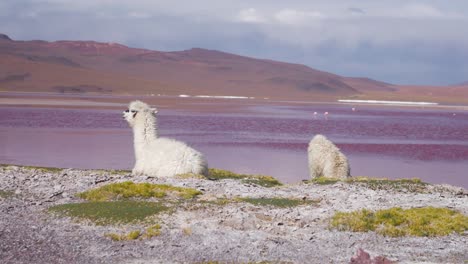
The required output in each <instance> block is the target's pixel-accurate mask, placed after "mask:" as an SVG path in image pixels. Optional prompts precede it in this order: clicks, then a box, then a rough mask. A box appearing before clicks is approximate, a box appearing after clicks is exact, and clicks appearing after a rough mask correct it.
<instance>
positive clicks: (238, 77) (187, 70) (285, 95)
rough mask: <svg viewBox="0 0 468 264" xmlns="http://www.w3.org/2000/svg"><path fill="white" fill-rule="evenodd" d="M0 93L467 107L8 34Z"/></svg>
mask: <svg viewBox="0 0 468 264" xmlns="http://www.w3.org/2000/svg"><path fill="white" fill-rule="evenodd" d="M0 91H9V92H53V93H65V94H67V93H74V94H75V93H78V94H83V93H91V94H113V95H129V94H131V95H150V94H154V95H157V94H161V95H173V96H174V95H180V94H188V95H218V96H219V95H222V96H223V95H224V96H228V95H230V96H248V97H256V98H270V99H287V100H311V101H322V100H327V101H329V100H336V99H344V98H347V99H352V98H356V99H398V100H429V101H436V102H443V103H468V99H467V98H468V96H466V95H468V85H457V86H450V87H421V86H418V87H409V86H395V85H391V84H387V83H383V82H379V81H375V80H371V79H368V78H350V77H342V76H339V75H336V74H332V73H328V72H323V71H319V70H316V69H312V68H310V67H307V66H305V65H299V64H291V63H284V62H278V61H272V60H264V59H255V58H249V57H244V56H239V55H234V54H229V53H224V52H220V51H215V50H206V49H198V48H194V49H190V50H184V51H175V52H160V51H152V50H145V49H137V48H129V47H126V46H123V45H120V44H116V43H99V42H94V41H56V42H45V41H39V40H34V41H14V40H11V39H10V38H9V37H8V36H6V35H0Z"/></svg>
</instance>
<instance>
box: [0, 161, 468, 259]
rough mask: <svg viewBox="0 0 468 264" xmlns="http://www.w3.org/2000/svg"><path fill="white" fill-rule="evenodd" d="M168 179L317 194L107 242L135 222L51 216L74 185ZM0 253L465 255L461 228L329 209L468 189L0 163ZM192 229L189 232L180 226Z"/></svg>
mask: <svg viewBox="0 0 468 264" xmlns="http://www.w3.org/2000/svg"><path fill="white" fill-rule="evenodd" d="M127 180H132V181H134V182H151V183H166V184H172V185H175V186H183V187H192V188H196V189H198V190H201V191H202V192H203V195H201V196H200V197H199V199H205V200H212V199H216V198H228V199H229V198H234V197H288V198H300V199H303V198H305V199H310V200H320V202H319V203H318V204H316V205H314V204H312V205H303V206H298V207H294V208H282V209H281V208H269V207H259V206H254V205H251V204H247V203H230V204H227V205H222V206H221V205H220V206H208V207H202V208H199V209H196V210H186V209H185V208H180V209H178V210H177V211H176V212H175V213H172V214H166V215H161V219H160V223H161V225H162V234H161V235H160V236H157V237H153V238H151V239H146V240H136V241H124V242H122V241H121V242H114V241H112V240H110V239H108V238H106V237H104V234H105V233H108V232H125V231H128V230H134V229H135V228H139V227H138V226H124V227H106V226H95V225H92V224H84V223H82V222H81V223H79V222H76V221H73V220H71V219H68V218H58V217H55V216H53V215H50V214H48V213H47V212H46V209H47V208H48V207H50V206H52V205H58V204H64V203H71V202H80V201H82V200H80V199H79V198H76V197H75V194H76V193H78V192H82V191H85V190H88V189H91V188H95V187H98V186H102V185H105V184H108V183H112V182H120V181H127ZM0 186H1V189H2V190H3V191H5V190H9V191H13V192H15V195H13V196H12V197H10V198H0V210H1V213H0V259H1V260H2V262H3V263H174V262H183V263H194V262H203V261H205V262H206V261H219V262H229V263H240V262H242V263H246V262H250V261H251V262H259V261H271V262H276V261H284V262H290V263H347V262H349V261H350V258H351V257H352V256H353V255H354V254H355V253H356V251H357V250H358V249H359V248H362V249H364V250H366V251H367V252H369V253H370V254H371V255H372V256H378V255H380V256H385V257H387V258H388V259H391V260H394V261H399V262H402V263H421V262H425V263H463V262H464V261H466V260H467V259H468V252H467V250H466V249H467V246H468V236H467V234H466V233H465V234H462V235H450V236H446V237H438V238H425V237H419V238H418V237H405V238H389V237H383V236H380V235H376V234H375V233H373V232H368V233H351V232H338V231H334V230H329V229H328V228H327V226H328V219H329V217H331V216H332V215H333V214H334V213H335V212H336V211H352V210H358V209H362V208H367V209H370V210H376V209H384V208H390V207H395V206H399V207H403V208H410V207H423V206H435V207H447V208H451V209H455V210H458V211H460V212H462V213H464V214H468V192H467V190H465V189H462V188H457V187H452V186H437V185H434V186H429V187H428V191H427V193H410V192H408V191H405V190H378V191H375V190H371V189H368V188H367V187H365V186H360V185H353V184H346V183H336V184H334V185H315V184H296V185H286V186H282V187H276V188H263V187H258V186H254V185H249V184H243V183H241V182H239V181H235V180H220V181H210V180H203V179H196V178H188V179H154V178H147V177H131V176H130V175H128V174H122V175H118V174H110V173H109V172H102V171H87V170H73V169H67V170H63V171H57V172H47V171H41V170H37V169H26V168H22V167H16V166H9V167H0ZM184 229H185V230H187V229H189V230H190V231H191V232H190V233H191V234H189V235H187V234H185V233H184V232H183V230H184Z"/></svg>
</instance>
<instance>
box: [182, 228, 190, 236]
mask: <svg viewBox="0 0 468 264" xmlns="http://www.w3.org/2000/svg"><path fill="white" fill-rule="evenodd" d="M182 233H183V234H184V235H186V236H190V235H192V229H191V228H190V227H184V228H182Z"/></svg>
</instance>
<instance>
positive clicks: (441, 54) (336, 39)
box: [0, 0, 468, 84]
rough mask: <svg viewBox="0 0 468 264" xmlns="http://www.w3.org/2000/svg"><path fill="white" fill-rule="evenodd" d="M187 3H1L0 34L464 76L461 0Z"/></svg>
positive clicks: (401, 76) (436, 78) (366, 72)
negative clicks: (230, 53)
mask: <svg viewBox="0 0 468 264" xmlns="http://www.w3.org/2000/svg"><path fill="white" fill-rule="evenodd" d="M312 2H313V3H312ZM194 3H195V2H188V1H152V0H137V1H124V0H115V1H106V0H81V1H65V0H17V1H2V2H0V32H2V33H6V34H8V35H10V37H12V38H14V39H21V40H28V39H45V40H49V41H53V40H62V39H70V40H97V41H103V42H119V43H123V44H126V45H129V46H132V47H143V48H148V49H156V50H166V51H168V50H180V49H189V48H192V47H202V48H209V49H217V50H222V51H226V52H233V53H237V54H242V55H247V56H253V57H257V58H270V59H277V60H283V61H288V62H294V63H303V64H306V65H309V66H311V67H313V68H318V69H321V70H326V71H330V72H334V73H337V74H341V75H345V76H366V77H370V78H374V79H378V80H382V81H386V82H391V83H411V84H448V83H457V82H462V81H466V80H468V67H467V64H466V61H468V48H467V47H468V27H464V26H462V25H466V24H468V17H467V15H465V14H468V12H467V11H468V2H466V1H462V0H453V1H450V2H448V1H436V0H426V1H403V0H394V1H371V0H350V1H346V4H343V1H337V0H328V1H325V0H322V1H305V0H291V1H286V2H285V1H266V0H257V1H245V0H238V1H218V0H200V1H197V2H196V5H194Z"/></svg>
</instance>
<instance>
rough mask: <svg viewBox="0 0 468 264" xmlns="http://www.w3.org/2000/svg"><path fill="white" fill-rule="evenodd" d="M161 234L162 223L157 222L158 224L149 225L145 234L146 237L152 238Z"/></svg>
mask: <svg viewBox="0 0 468 264" xmlns="http://www.w3.org/2000/svg"><path fill="white" fill-rule="evenodd" d="M159 235H161V225H160V224H156V225H153V226H150V227H148V228H147V229H146V231H145V234H144V235H143V236H144V237H145V238H152V237H155V236H159Z"/></svg>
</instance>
